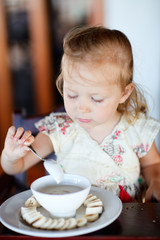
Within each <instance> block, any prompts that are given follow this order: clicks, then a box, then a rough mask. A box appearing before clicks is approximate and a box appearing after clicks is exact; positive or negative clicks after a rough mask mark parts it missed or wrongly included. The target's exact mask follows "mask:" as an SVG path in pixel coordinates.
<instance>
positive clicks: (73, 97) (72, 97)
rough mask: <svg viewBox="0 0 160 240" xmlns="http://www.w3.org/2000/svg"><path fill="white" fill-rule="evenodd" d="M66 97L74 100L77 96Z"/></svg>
mask: <svg viewBox="0 0 160 240" xmlns="http://www.w3.org/2000/svg"><path fill="white" fill-rule="evenodd" d="M67 96H68V98H70V99H75V98H77V97H78V96H77V95H73V96H72V95H69V94H68V95H67Z"/></svg>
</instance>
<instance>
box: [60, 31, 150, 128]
mask: <svg viewBox="0 0 160 240" xmlns="http://www.w3.org/2000/svg"><path fill="white" fill-rule="evenodd" d="M63 48H64V54H63V57H62V63H61V73H60V75H59V77H58V78H57V82H56V83H57V88H58V90H59V92H60V93H61V95H63V61H64V58H66V59H67V60H69V61H71V62H87V63H93V62H95V63H97V64H98V63H99V64H101V63H107V64H108V65H109V66H113V67H114V68H115V69H117V70H118V71H116V72H118V74H117V82H118V83H119V84H120V87H121V89H122V90H124V89H125V87H126V86H127V85H128V84H129V83H131V82H132V81H133V54H132V47H131V44H130V42H129V40H128V38H127V37H126V35H125V34H124V33H122V32H120V31H118V30H110V29H107V28H105V27H102V26H94V27H76V28H73V29H71V30H70V31H69V32H68V33H67V34H66V36H65V38H64V43H63ZM134 85H135V87H134V90H133V91H132V93H131V95H130V96H129V97H128V99H127V100H126V101H125V102H124V103H122V104H119V106H118V111H119V112H120V113H122V114H125V115H126V116H127V120H128V122H130V123H132V122H134V121H135V120H136V119H137V117H138V114H139V113H140V112H145V113H146V111H147V110H148V107H147V103H146V100H145V98H144V95H143V92H142V90H140V88H139V87H138V86H137V85H136V84H135V83H134Z"/></svg>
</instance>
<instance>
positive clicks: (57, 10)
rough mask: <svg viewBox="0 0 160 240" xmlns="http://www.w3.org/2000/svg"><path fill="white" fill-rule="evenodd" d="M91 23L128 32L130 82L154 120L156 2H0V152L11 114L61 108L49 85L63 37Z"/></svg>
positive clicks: (159, 67)
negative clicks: (141, 94) (143, 97)
mask: <svg viewBox="0 0 160 240" xmlns="http://www.w3.org/2000/svg"><path fill="white" fill-rule="evenodd" d="M97 24H100V25H104V26H106V27H109V28H112V29H119V30H121V31H123V32H124V33H125V34H126V35H127V36H128V38H129V40H130V41H131V44H132V46H133V54H134V62H135V70H134V81H135V82H137V83H138V84H140V85H141V86H142V87H143V88H144V89H145V94H146V97H147V100H148V103H149V106H150V114H151V115H152V116H153V117H155V118H157V119H159V120H160V108H159V102H160V95H159V93H160V28H159V24H160V1H159V0H134V1H133V0H132V1H128V0H47V1H46V0H0V151H1V150H2V149H3V145H4V139H5V136H6V132H7V130H8V127H9V126H10V125H11V124H12V123H13V122H14V123H15V116H17V114H20V116H22V117H23V118H24V119H28V118H32V117H34V116H42V115H45V114H48V113H49V112H51V111H56V110H57V109H59V108H61V107H62V106H63V101H62V98H61V96H60V94H59V93H58V91H57V90H56V87H55V81H56V78H57V76H58V74H59V70H60V61H61V56H62V54H63V49H62V42H63V37H64V35H65V34H66V32H67V31H68V30H69V29H70V28H71V27H73V26H77V25H90V26H91V25H97ZM31 130H32V129H31ZM156 141H157V146H158V148H160V143H159V142H160V137H159V136H158V138H157V140H156ZM1 173H2V169H1Z"/></svg>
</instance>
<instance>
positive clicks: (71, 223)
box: [67, 218, 77, 229]
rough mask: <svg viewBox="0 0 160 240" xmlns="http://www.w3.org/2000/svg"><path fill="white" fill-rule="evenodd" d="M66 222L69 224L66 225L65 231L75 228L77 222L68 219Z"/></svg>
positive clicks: (73, 219)
mask: <svg viewBox="0 0 160 240" xmlns="http://www.w3.org/2000/svg"><path fill="white" fill-rule="evenodd" d="M68 222H69V224H68V227H67V229H73V228H75V227H76V225H77V221H76V219H75V218H69V219H68Z"/></svg>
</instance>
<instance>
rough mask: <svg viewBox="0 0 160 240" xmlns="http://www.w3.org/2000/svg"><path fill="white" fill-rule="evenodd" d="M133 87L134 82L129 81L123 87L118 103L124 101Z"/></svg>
mask: <svg viewBox="0 0 160 240" xmlns="http://www.w3.org/2000/svg"><path fill="white" fill-rule="evenodd" d="M133 89H134V83H129V84H128V85H127V86H126V87H125V89H124V91H123V93H122V97H121V99H120V102H119V103H124V102H125V101H126V100H127V98H128V97H129V96H130V95H131V93H132V91H133Z"/></svg>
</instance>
